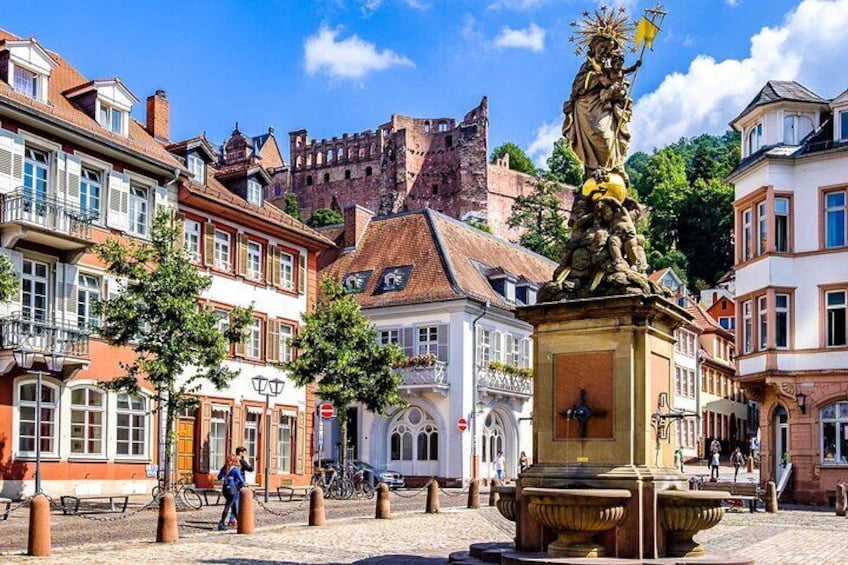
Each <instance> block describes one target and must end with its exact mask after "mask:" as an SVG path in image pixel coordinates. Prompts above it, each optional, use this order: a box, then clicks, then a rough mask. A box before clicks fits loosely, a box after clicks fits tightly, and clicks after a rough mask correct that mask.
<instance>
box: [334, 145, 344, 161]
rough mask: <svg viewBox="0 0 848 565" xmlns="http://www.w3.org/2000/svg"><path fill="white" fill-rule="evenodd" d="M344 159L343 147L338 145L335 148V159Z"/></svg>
mask: <svg viewBox="0 0 848 565" xmlns="http://www.w3.org/2000/svg"><path fill="white" fill-rule="evenodd" d="M342 159H344V147H339V148H338V149H336V161H341V160H342Z"/></svg>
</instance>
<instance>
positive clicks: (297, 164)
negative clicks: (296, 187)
mask: <svg viewBox="0 0 848 565" xmlns="http://www.w3.org/2000/svg"><path fill="white" fill-rule="evenodd" d="M294 163H295V167H296V168H298V169H299V168H301V167H302V166H303V157H301V156H300V155H298V156H297V159H295V160H294Z"/></svg>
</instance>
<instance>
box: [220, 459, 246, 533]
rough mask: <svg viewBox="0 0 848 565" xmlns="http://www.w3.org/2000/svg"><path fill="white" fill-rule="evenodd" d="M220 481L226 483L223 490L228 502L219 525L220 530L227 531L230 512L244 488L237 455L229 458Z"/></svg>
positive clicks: (221, 472) (221, 473) (222, 470)
mask: <svg viewBox="0 0 848 565" xmlns="http://www.w3.org/2000/svg"><path fill="white" fill-rule="evenodd" d="M218 480H223V481H224V485H223V486H222V487H221V489H222V494H223V495H224V500H226V501H227V502H226V504H224V511H223V512H221V521H220V522H219V523H218V529H219V530H226V529H227V518H229V516H230V511H231V509H232V508H233V501H234V500H235V498H236V495H237V494H238V492H239V491H240V490H241V487H243V486H244V477H243V476H242V474H241V464H240V462H239V459H238V457H236V456H235V455H229V456H228V457H227V464H226V465H224V467H223V468H222V469H221V471H220V472H219V473H218Z"/></svg>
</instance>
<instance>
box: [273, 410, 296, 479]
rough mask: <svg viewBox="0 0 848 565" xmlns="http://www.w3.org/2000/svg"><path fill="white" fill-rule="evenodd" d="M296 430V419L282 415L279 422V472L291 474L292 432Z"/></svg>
mask: <svg viewBox="0 0 848 565" xmlns="http://www.w3.org/2000/svg"><path fill="white" fill-rule="evenodd" d="M294 428H295V419H294V418H292V417H291V416H287V415H286V414H283V413H280V420H279V422H277V472H278V473H291V472H292V468H291V460H292V457H291V452H292V430H293V429H294Z"/></svg>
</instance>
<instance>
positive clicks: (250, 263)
mask: <svg viewBox="0 0 848 565" xmlns="http://www.w3.org/2000/svg"><path fill="white" fill-rule="evenodd" d="M247 278H249V279H251V280H254V281H261V280H262V278H263V274H262V244H261V243H257V242H255V241H248V242H247Z"/></svg>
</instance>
